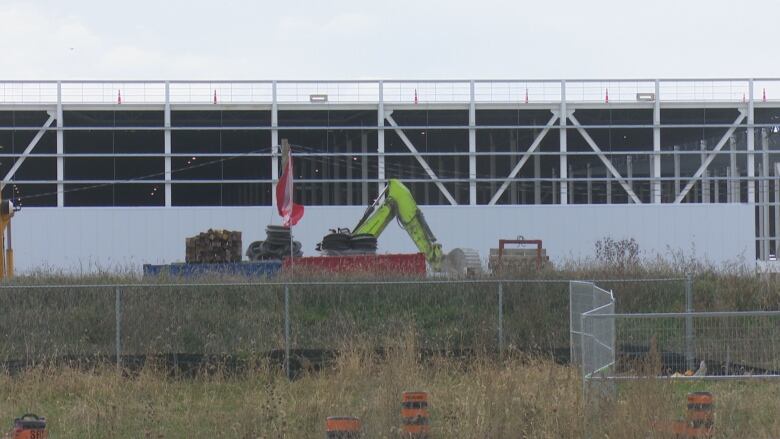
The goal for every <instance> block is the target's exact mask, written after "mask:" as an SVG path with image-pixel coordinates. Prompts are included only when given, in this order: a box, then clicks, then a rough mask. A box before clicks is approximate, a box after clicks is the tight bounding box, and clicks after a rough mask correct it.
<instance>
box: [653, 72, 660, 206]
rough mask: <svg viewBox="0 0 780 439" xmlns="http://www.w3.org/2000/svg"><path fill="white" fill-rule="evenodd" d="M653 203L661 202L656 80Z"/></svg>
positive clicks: (656, 89)
mask: <svg viewBox="0 0 780 439" xmlns="http://www.w3.org/2000/svg"><path fill="white" fill-rule="evenodd" d="M653 152H655V154H654V155H653V178H654V180H653V190H652V192H653V203H656V204H659V203H660V202H661V154H660V153H661V85H660V83H659V81H658V80H657V79H656V80H655V102H654V103H653Z"/></svg>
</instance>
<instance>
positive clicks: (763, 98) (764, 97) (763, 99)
mask: <svg viewBox="0 0 780 439" xmlns="http://www.w3.org/2000/svg"><path fill="white" fill-rule="evenodd" d="M761 100H762V101H764V102H766V89H764V96H763V97H762V98H761Z"/></svg>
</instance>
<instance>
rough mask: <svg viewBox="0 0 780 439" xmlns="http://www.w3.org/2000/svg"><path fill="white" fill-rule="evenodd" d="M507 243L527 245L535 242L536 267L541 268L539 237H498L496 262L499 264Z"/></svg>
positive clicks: (540, 241)
mask: <svg viewBox="0 0 780 439" xmlns="http://www.w3.org/2000/svg"><path fill="white" fill-rule="evenodd" d="M507 244H519V245H529V244H536V269H537V270H538V269H540V268H542V240H541V239H499V240H498V263H497V265H498V266H499V267H500V266H501V258H502V257H503V256H504V246H506V245H507Z"/></svg>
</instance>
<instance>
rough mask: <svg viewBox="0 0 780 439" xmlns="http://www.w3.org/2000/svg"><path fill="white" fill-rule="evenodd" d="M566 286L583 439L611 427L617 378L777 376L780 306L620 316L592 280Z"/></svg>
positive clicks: (689, 305)
mask: <svg viewBox="0 0 780 439" xmlns="http://www.w3.org/2000/svg"><path fill="white" fill-rule="evenodd" d="M688 279H689V280H688V282H687V283H686V284H687V285H688V287H687V288H686V296H687V297H686V309H688V310H690V309H692V293H691V288H690V277H689V278H688ZM569 290H570V304H571V305H570V309H571V315H570V319H571V322H572V323H571V330H570V334H571V336H570V339H571V352H572V360H573V362H574V364H575V365H577V366H579V367H580V368H581V370H582V380H583V402H584V405H585V407H584V416H585V419H584V427H585V432H586V437H591V436H593V437H595V436H597V435H598V434H601V433H602V430H603V429H605V428H608V427H607V425H606V424H605V423H603V422H601V421H599V420H600V419H604V417H603V416H602V415H603V413H605V412H610V411H611V410H614V408H615V405H614V402H615V401H617V400H618V399H619V392H618V390H619V389H620V388H621V387H619V383H620V382H627V381H635V382H638V383H639V382H643V381H647V380H656V381H662V382H664V383H667V384H674V383H675V382H688V381H690V380H713V381H726V380H758V379H778V378H780V349H778V347H777V346H778V343H777V340H778V339H780V311H740V312H691V311H689V312H669V313H647V312H645V313H616V312H615V306H616V303H615V300H614V297H613V295H612V294H611V292H607V291H605V290H603V289H601V288H599V287H597V286H596V285H595V284H593V283H587V282H571V283H570V285H569ZM578 321H579V322H580V323H579V325H578V324H577V322H578ZM653 382H655V381H653ZM625 384H626V385H628V383H625ZM633 390H634V391H636V389H633ZM595 432H600V433H595Z"/></svg>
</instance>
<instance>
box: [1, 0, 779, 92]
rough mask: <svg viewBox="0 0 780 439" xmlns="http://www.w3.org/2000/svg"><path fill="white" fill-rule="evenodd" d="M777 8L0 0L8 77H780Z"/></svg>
mask: <svg viewBox="0 0 780 439" xmlns="http://www.w3.org/2000/svg"><path fill="white" fill-rule="evenodd" d="M779 19H780V2H778V1H777V0H774V1H772V0H756V1H743V2H735V1H721V0H673V1H669V0H660V1H641V2H640V1H636V0H599V1H585V0H582V1H562V0H559V1H551V0H534V1H521V0H516V1H497V0H470V1H460V0H449V1H425V0H416V1H415V0H412V1H407V0H392V1H370V0H368V1H367V0H360V1H352V0H348V1H339V0H330V1H328V0H307V1H297V2H296V1H289V0H288V1H281V0H280V1H273V2H262V1H219V2H214V1H211V2H204V1H197V0H189V1H178V0H176V1H168V0H157V1H147V0H135V1H124V2H119V1H106V0H82V1H76V0H69V1H32V0H29V1H7V0H0V66H1V67H2V71H0V78H2V79H320V78H321V79H358V78H385V79H387V78H396V79H410V78H415V79H416V78H423V79H424V78H477V79H483V78H484V79H490V78H518V79H527V78H542V79H544V78H551V79H552V78H640V77H641V78H650V77H733V76H740V77H751V76H752V77H767V76H773V77H776V76H780V50H778V46H779V45H780V44H779V42H780V34H778V31H777V24H778V20H779Z"/></svg>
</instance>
